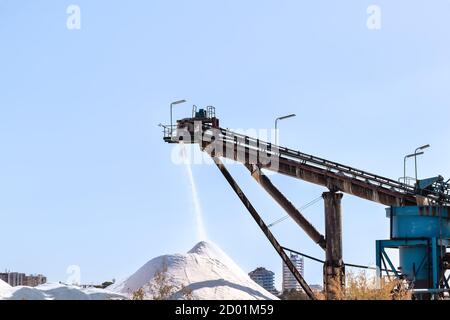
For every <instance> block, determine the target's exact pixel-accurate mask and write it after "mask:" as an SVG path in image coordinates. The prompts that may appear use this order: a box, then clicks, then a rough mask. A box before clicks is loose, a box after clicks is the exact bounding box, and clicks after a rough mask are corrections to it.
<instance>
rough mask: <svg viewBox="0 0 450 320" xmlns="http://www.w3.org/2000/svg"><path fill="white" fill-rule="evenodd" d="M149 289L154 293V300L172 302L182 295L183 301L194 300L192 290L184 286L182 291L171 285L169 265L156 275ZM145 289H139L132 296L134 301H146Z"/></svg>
mask: <svg viewBox="0 0 450 320" xmlns="http://www.w3.org/2000/svg"><path fill="white" fill-rule="evenodd" d="M149 289H150V291H151V292H153V297H152V300H170V299H172V298H174V296H175V295H180V296H181V298H182V299H183V300H193V296H192V290H191V289H189V288H188V287H185V286H184V285H182V286H181V289H177V288H176V287H175V286H173V285H172V284H170V283H169V279H168V277H167V265H166V264H164V265H163V268H162V270H159V271H158V272H156V273H155V276H154V277H153V281H152V282H151V284H150V286H149ZM145 299H146V296H145V290H144V288H139V289H138V290H136V291H135V292H133V294H132V300H145Z"/></svg>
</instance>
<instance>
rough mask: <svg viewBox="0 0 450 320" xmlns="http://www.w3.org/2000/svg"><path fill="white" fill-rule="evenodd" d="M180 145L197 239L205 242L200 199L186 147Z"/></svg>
mask: <svg viewBox="0 0 450 320" xmlns="http://www.w3.org/2000/svg"><path fill="white" fill-rule="evenodd" d="M180 145H181V157H182V158H183V162H184V164H185V166H184V167H185V168H186V174H187V176H188V180H189V187H190V189H191V193H192V202H193V204H194V211H195V222H196V226H197V238H198V241H204V240H207V236H206V230H205V225H204V223H203V211H202V207H201V205H200V198H199V197H198V192H197V186H196V183H195V179H194V175H193V174H192V163H191V161H190V159H189V157H188V155H187V152H186V146H185V145H184V144H183V143H180Z"/></svg>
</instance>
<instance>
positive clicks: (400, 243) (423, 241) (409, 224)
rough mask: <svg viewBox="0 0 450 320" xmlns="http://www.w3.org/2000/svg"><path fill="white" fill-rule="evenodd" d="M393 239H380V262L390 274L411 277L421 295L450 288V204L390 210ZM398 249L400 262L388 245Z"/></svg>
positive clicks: (416, 295)
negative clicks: (393, 255)
mask: <svg viewBox="0 0 450 320" xmlns="http://www.w3.org/2000/svg"><path fill="white" fill-rule="evenodd" d="M388 215H389V218H390V222H391V236H390V240H379V241H377V242H376V263H377V267H378V270H379V273H380V276H381V273H382V272H381V270H386V273H387V275H388V276H389V275H390V274H394V275H395V276H396V277H398V278H400V279H405V280H407V281H408V282H409V283H410V285H411V287H412V288H413V289H414V292H415V294H414V296H415V297H416V298H418V299H429V298H431V297H436V295H442V294H443V293H444V292H445V291H447V290H449V289H450V287H449V278H448V277H447V276H446V274H445V273H446V271H447V270H448V268H449V264H448V262H449V260H450V259H449V258H450V257H449V255H448V254H447V250H446V249H447V248H448V247H450V207H449V206H406V207H392V208H390V209H389V210H388ZM387 248H390V249H398V253H399V256H398V258H399V266H398V268H395V266H394V263H393V262H392V260H391V258H390V257H389V255H388V253H387V252H386V250H385V249H387Z"/></svg>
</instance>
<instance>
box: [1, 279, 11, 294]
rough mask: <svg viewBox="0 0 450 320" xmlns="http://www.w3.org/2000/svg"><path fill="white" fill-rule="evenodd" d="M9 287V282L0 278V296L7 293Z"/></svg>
mask: <svg viewBox="0 0 450 320" xmlns="http://www.w3.org/2000/svg"><path fill="white" fill-rule="evenodd" d="M11 289H12V287H11V286H10V285H9V284H7V283H6V282H5V281H3V280H0V297H1V296H2V295H3V294H7V293H8V292H9V291H10V290H11Z"/></svg>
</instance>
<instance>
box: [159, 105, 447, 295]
mask: <svg viewBox="0 0 450 320" xmlns="http://www.w3.org/2000/svg"><path fill="white" fill-rule="evenodd" d="M209 108H213V107H208V111H205V110H203V109H201V110H200V111H201V112H200V113H197V112H196V110H193V116H192V118H185V119H181V120H178V121H177V125H176V126H163V127H164V140H165V141H166V142H168V143H180V142H182V143H187V144H198V145H199V146H200V148H201V150H202V151H204V152H206V153H208V154H209V155H210V156H211V157H212V159H213V160H214V163H215V164H216V165H217V167H218V168H219V170H220V171H221V172H222V174H223V175H224V177H225V179H226V180H227V181H228V182H229V184H230V186H231V187H232V188H233V190H234V191H235V192H236V194H237V195H238V196H239V198H240V199H241V201H242V202H243V204H244V205H245V206H246V208H247V210H248V211H249V212H250V213H251V215H252V216H253V218H254V219H255V221H256V222H257V223H258V225H259V226H260V228H261V229H262V231H263V232H264V234H265V235H266V237H267V238H268V240H269V241H270V242H271V243H272V245H273V246H274V248H275V249H276V251H277V252H278V254H279V255H280V257H281V258H282V259H283V261H285V260H286V257H287V256H286V254H285V252H284V250H283V249H282V247H281V246H280V244H279V243H278V242H277V241H276V239H275V237H274V236H273V234H272V233H271V232H270V230H269V228H268V227H267V226H266V225H265V223H264V221H262V219H261V217H260V215H259V214H258V213H257V212H256V210H255V209H254V207H253V206H252V205H251V203H250V201H249V200H248V199H247V198H246V196H245V194H244V193H243V192H242V190H241V189H240V188H239V186H238V185H237V183H236V181H235V180H234V179H233V178H232V177H231V175H230V174H229V172H228V171H227V170H226V168H225V166H224V165H223V163H222V162H221V161H220V159H219V158H221V157H222V158H226V159H231V160H233V161H237V162H240V163H242V164H243V165H244V166H245V167H246V168H247V169H248V170H249V172H250V174H251V175H252V177H253V178H254V179H255V181H257V182H258V183H259V184H260V185H261V186H262V187H263V188H264V190H265V191H266V192H267V193H268V194H269V195H270V196H271V197H272V198H273V199H274V200H275V201H276V202H277V203H278V204H279V205H280V206H281V207H282V208H283V209H284V210H285V211H286V212H287V213H288V215H289V216H290V217H291V218H292V219H293V220H294V221H295V222H296V223H297V224H298V225H299V226H300V227H301V228H302V229H303V230H304V231H305V233H306V234H307V235H308V236H309V237H310V238H311V239H312V240H313V241H314V242H315V243H316V244H318V245H319V246H320V247H321V248H322V249H324V250H325V253H326V261H325V264H324V287H325V291H326V293H327V297H328V298H331V299H333V290H334V289H333V288H332V287H336V284H338V285H340V286H343V285H344V273H345V271H344V262H343V261H342V217H341V199H342V196H343V193H346V194H350V195H353V196H356V197H359V198H362V199H365V200H369V201H373V202H376V203H379V204H382V205H385V206H415V205H425V204H437V203H439V204H441V205H450V193H449V190H450V186H449V185H448V181H447V182H446V183H443V182H442V181H441V180H439V183H440V186H443V187H442V188H441V189H438V188H434V189H433V188H428V189H427V190H418V189H417V188H416V187H415V186H411V185H408V184H405V183H401V182H398V181H395V180H392V179H389V178H385V177H382V176H379V175H375V174H372V173H369V172H366V171H362V170H358V169H355V168H353V167H350V166H346V165H342V164H339V163H337V162H333V161H329V160H326V159H322V158H319V157H316V156H312V155H308V154H305V153H302V152H300V151H296V150H293V149H289V148H285V147H281V146H277V145H275V144H272V143H270V142H265V141H262V140H260V139H256V138H252V137H249V136H245V135H242V134H238V133H236V132H233V131H230V130H228V129H224V128H221V127H220V126H219V120H218V119H217V118H216V117H215V110H214V109H209ZM263 169H264V170H270V171H274V172H277V173H281V174H283V175H286V176H289V177H292V178H296V179H299V180H303V181H307V182H310V183H313V184H316V185H320V186H323V187H325V188H327V189H328V190H329V192H325V193H324V194H323V198H324V204H325V227H326V228H325V229H326V230H325V235H322V234H321V233H320V232H319V231H318V230H316V229H315V227H314V226H313V225H312V224H311V223H309V221H308V220H307V219H306V218H305V217H304V216H303V215H302V214H301V212H299V210H298V209H297V208H296V207H295V206H294V205H293V204H292V203H291V202H290V201H289V200H288V199H287V198H286V197H285V196H284V195H283V194H282V192H281V191H279V190H278V189H277V188H276V187H275V186H274V185H273V184H272V182H271V181H270V179H269V178H268V177H267V176H266V175H265V174H264V172H263ZM442 179H443V178H442ZM288 260H289V259H288ZM285 263H286V264H287V265H288V267H289V266H290V260H289V261H285ZM291 267H292V266H291ZM291 271H292V272H293V274H294V276H295V277H296V279H297V280H298V282H299V283H300V285H301V286H302V288H303V289H304V290H305V292H306V293H307V294H308V296H309V297H310V298H311V299H314V295H313V294H312V292H311V289H310V288H309V287H308V285H307V284H306V282H305V281H304V279H303V278H302V277H301V275H300V274H299V273H298V272H295V270H291Z"/></svg>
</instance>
